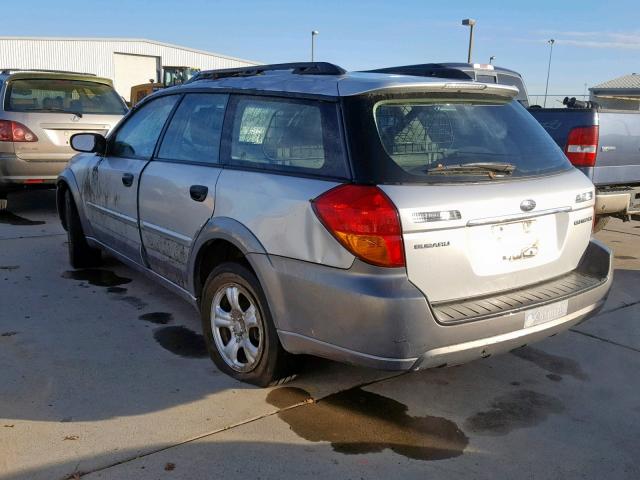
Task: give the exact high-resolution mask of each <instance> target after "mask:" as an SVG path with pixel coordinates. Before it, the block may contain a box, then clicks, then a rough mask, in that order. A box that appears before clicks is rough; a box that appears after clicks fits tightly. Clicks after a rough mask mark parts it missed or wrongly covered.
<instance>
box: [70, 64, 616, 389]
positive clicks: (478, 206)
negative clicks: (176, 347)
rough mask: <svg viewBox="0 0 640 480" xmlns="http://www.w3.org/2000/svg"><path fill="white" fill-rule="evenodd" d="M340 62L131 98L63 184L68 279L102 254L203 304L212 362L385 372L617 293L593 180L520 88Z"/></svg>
mask: <svg viewBox="0 0 640 480" xmlns="http://www.w3.org/2000/svg"><path fill="white" fill-rule="evenodd" d="M517 93H518V92H517V89H516V88H515V87H509V86H503V85H496V84H483V83H477V82H475V81H466V82H465V81H459V80H447V79H442V78H437V79H426V78H416V77H409V76H401V75H389V74H376V73H347V72H345V71H344V70H343V69H341V68H340V67H337V66H335V65H332V64H328V63H299V64H280V65H262V66H257V67H249V68H244V69H230V70H218V71H209V72H201V73H200V74H198V75H197V76H196V77H195V78H194V79H192V80H191V81H190V82H189V83H187V84H185V85H182V86H179V87H175V88H170V89H166V90H162V91H160V92H157V93H156V94H154V95H152V96H150V97H148V98H146V99H145V100H144V101H143V102H141V103H140V104H139V105H137V106H136V107H135V108H134V109H133V111H131V112H130V113H129V114H128V115H127V116H126V117H125V119H124V120H123V121H122V122H121V123H120V124H119V125H118V127H116V129H115V130H114V131H113V132H112V133H111V134H110V135H109V136H108V137H107V138H104V137H103V136H101V135H99V134H77V135H75V136H74V137H73V138H72V146H73V148H75V149H76V150H78V151H80V152H84V153H82V154H80V155H77V156H76V157H74V158H73V160H72V161H71V162H70V164H69V166H68V168H67V169H66V170H65V171H64V172H63V173H62V175H61V176H60V177H59V180H58V209H59V213H60V217H61V220H62V223H63V225H64V227H65V228H66V230H67V232H68V235H69V255H70V260H71V264H72V266H73V267H75V268H81V267H88V266H93V265H96V264H98V262H99V261H100V256H101V251H106V252H108V253H109V254H111V255H114V256H116V257H117V258H119V259H121V260H122V261H124V262H125V263H127V264H129V265H131V266H133V267H135V268H137V269H139V270H141V271H143V272H145V273H147V274H148V275H149V276H151V277H152V278H154V279H156V280H157V281H158V282H159V283H160V284H162V285H164V286H166V287H168V288H169V289H170V290H172V291H174V292H176V293H177V294H179V295H181V296H182V297H184V298H185V299H187V300H189V301H190V302H192V303H193V304H194V305H195V306H196V307H197V308H198V309H199V311H200V313H201V317H202V326H203V333H204V337H205V339H206V343H207V346H208V349H209V352H210V354H211V358H212V360H213V361H214V362H215V363H216V365H217V366H218V367H219V368H220V369H221V370H222V371H224V372H226V373H228V374H229V375H231V376H233V377H235V378H237V379H239V380H243V381H246V382H250V383H254V384H257V385H263V386H264V385H269V384H272V383H274V382H276V381H278V380H279V379H282V378H286V377H287V375H288V374H289V372H290V369H291V367H292V365H294V364H295V363H296V362H295V357H294V356H293V355H292V354H312V355H318V356H322V357H326V358H330V359H334V360H339V361H343V362H348V363H353V364H358V365H366V366H370V367H375V368H382V369H391V370H417V369H423V368H430V367H441V366H447V365H455V364H459V363H463V362H467V361H469V360H473V359H477V358H483V357H488V356H490V355H494V354H497V353H500V352H505V351H509V350H512V349H514V348H517V347H521V346H523V345H525V344H529V343H531V342H534V341H537V340H540V339H542V338H544V337H547V336H549V335H553V334H556V333H558V332H560V331H562V330H566V329H567V328H569V327H571V326H572V325H575V324H577V323H578V322H581V321H583V320H584V319H586V318H588V317H589V316H590V315H593V314H594V313H595V312H596V311H598V309H599V308H600V307H601V306H602V304H603V303H604V300H605V297H606V295H607V293H608V291H609V287H610V285H611V281H612V262H611V253H610V251H609V250H608V249H607V248H606V247H604V246H603V245H602V244H600V243H598V242H597V241H595V240H592V239H591V230H592V223H593V206H594V187H593V185H592V184H591V183H590V181H589V180H588V179H587V178H586V177H585V176H584V175H583V174H582V173H581V172H580V171H578V170H576V169H575V168H573V167H572V166H571V164H570V163H569V162H568V160H567V159H566V157H565V156H564V154H563V153H562V152H561V151H560V149H559V148H558V147H557V146H556V144H555V143H554V142H553V140H552V139H551V138H550V137H549V136H548V135H547V133H546V132H545V131H544V130H543V129H542V127H541V126H540V125H539V124H538V123H537V122H536V121H535V120H534V119H533V118H532V117H531V115H529V113H527V111H526V110H525V109H524V108H523V107H522V106H521V105H520V104H519V103H518V102H517V101H516V100H514V98H515V97H516V95H517Z"/></svg>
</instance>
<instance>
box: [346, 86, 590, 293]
mask: <svg viewBox="0 0 640 480" xmlns="http://www.w3.org/2000/svg"><path fill="white" fill-rule="evenodd" d="M471 88H477V87H471ZM471 88H469V91H466V89H465V88H464V87H462V86H461V87H460V89H459V90H458V91H456V92H453V93H442V91H439V92H432V91H425V92H424V93H423V94H417V93H415V92H411V93H395V92H394V94H388V93H384V94H383V93H381V94H379V95H367V97H362V98H359V99H352V100H350V101H349V102H348V105H347V110H348V117H347V119H348V121H350V122H354V121H358V122H359V123H358V124H357V128H355V129H354V130H352V134H351V135H350V141H351V150H352V151H355V152H358V153H360V154H363V156H364V157H365V158H367V160H368V161H362V160H361V159H358V160H360V161H356V166H355V169H356V174H357V175H358V176H359V177H360V178H362V179H364V180H365V181H370V182H375V183H377V184H379V186H380V188H381V189H382V190H383V191H384V192H385V193H386V194H387V196H388V197H389V198H390V199H391V200H392V201H393V203H394V204H395V205H396V207H397V208H398V211H399V214H400V220H401V225H402V235H403V240H404V248H405V258H406V268H407V273H408V276H409V280H410V281H411V282H412V283H414V284H415V285H416V286H417V287H418V288H419V289H420V290H421V291H422V292H423V293H424V294H425V295H426V296H427V297H428V298H429V300H430V301H431V302H449V301H455V300H461V299H468V298H470V297H479V296H485V295H489V294H497V293H499V292H507V291H510V290H513V289H517V288H519V287H522V286H526V285H532V284H535V283H539V282H543V281H545V280H549V279H553V278H556V277H559V276H561V275H563V274H566V273H568V272H570V271H572V270H574V269H575V268H576V266H577V265H578V263H579V260H580V258H581V256H582V254H583V252H584V251H585V249H586V247H587V245H588V242H589V239H590V234H591V228H592V218H593V185H592V184H591V182H589V180H588V179H587V178H586V177H585V176H584V175H582V174H581V173H580V172H578V171H577V170H575V169H574V168H573V167H572V166H571V164H570V163H569V162H568V160H567V159H566V157H565V156H564V154H563V153H562V151H561V150H560V149H559V148H558V147H557V145H555V143H554V142H553V140H552V139H551V138H550V137H549V136H548V135H547V134H546V133H545V131H544V130H543V129H542V127H540V125H539V124H538V123H537V122H536V121H535V120H534V119H533V118H532V117H531V116H530V115H529V114H528V113H527V111H526V110H525V109H524V108H523V107H522V106H521V105H520V104H518V103H517V102H516V101H514V100H513V97H514V90H504V91H500V90H499V89H495V88H494V89H493V91H492V92H491V93H487V92H477V93H474V92H472V91H471ZM365 112H367V113H365ZM365 115H366V116H365ZM367 117H370V118H367ZM371 119H372V120H373V121H371ZM351 125H353V123H351ZM373 136H375V137H376V138H372V137H373ZM366 138H368V139H369V143H368V144H367V146H366V147H365V144H364V142H365V139H366Z"/></svg>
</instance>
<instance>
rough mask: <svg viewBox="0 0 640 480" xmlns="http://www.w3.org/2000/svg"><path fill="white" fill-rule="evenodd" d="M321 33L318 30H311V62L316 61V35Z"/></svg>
mask: <svg viewBox="0 0 640 480" xmlns="http://www.w3.org/2000/svg"><path fill="white" fill-rule="evenodd" d="M319 33H320V32H319V31H318V30H311V61H312V62H313V61H314V50H315V40H316V35H318V34H319Z"/></svg>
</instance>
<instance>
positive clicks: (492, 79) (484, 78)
mask: <svg viewBox="0 0 640 480" xmlns="http://www.w3.org/2000/svg"><path fill="white" fill-rule="evenodd" d="M476 81H477V82H482V83H496V76H495V75H476Z"/></svg>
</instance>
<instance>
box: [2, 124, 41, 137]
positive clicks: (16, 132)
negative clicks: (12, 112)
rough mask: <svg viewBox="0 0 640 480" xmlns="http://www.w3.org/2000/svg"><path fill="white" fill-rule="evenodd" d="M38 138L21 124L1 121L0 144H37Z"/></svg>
mask: <svg viewBox="0 0 640 480" xmlns="http://www.w3.org/2000/svg"><path fill="white" fill-rule="evenodd" d="M37 141H38V137H36V134H35V133H33V132H32V131H31V130H29V128H27V127H26V126H25V125H23V124H21V123H19V122H12V121H11V120H0V142H37Z"/></svg>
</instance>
